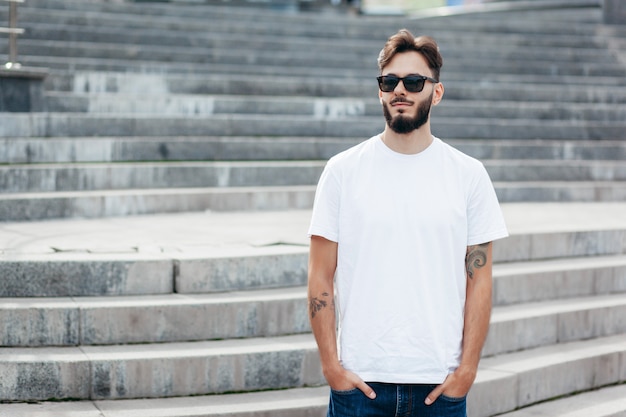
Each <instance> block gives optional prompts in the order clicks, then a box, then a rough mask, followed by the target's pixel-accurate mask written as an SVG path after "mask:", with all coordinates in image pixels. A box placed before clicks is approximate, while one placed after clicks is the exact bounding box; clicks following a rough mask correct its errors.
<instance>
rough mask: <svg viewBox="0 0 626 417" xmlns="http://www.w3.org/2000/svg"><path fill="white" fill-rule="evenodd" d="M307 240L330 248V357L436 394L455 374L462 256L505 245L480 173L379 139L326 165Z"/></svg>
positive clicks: (461, 160)
mask: <svg viewBox="0 0 626 417" xmlns="http://www.w3.org/2000/svg"><path fill="white" fill-rule="evenodd" d="M309 235H317V236H322V237H324V238H326V239H328V240H331V241H334V242H338V260H337V270H336V274H335V288H336V297H337V306H338V308H337V311H338V324H339V336H338V339H339V352H340V359H341V362H342V364H343V366H344V367H345V368H346V369H348V370H350V371H353V372H355V373H356V374H357V375H359V376H360V377H361V378H362V379H363V380H365V381H372V382H374V381H375V382H388V383H415V384H420V383H429V384H439V383H441V382H443V380H444V379H445V378H446V376H447V375H448V374H449V373H451V372H453V371H454V370H455V369H456V368H457V367H458V365H459V361H460V355H461V340H462V334H463V312H464V305H465V287H466V277H465V254H466V250H467V246H470V245H476V244H480V243H486V242H490V241H493V240H495V239H499V238H503V237H506V236H507V235H508V234H507V230H506V226H505V223H504V219H503V217H502V212H501V210H500V206H499V204H498V200H497V197H496V194H495V191H494V189H493V186H492V184H491V180H490V179H489V176H488V174H487V171H486V170H485V168H484V166H483V165H482V163H480V162H479V161H477V160H476V159H474V158H471V157H469V156H467V155H465V154H463V153H461V152H459V151H458V150H456V149H454V148H452V147H451V146H449V145H447V144H445V143H444V142H442V141H441V140H439V139H438V138H434V139H433V142H432V144H431V145H430V146H429V147H428V148H427V149H425V150H424V151H423V152H420V153H418V154H414V155H405V154H400V153H397V152H394V151H392V150H391V149H389V148H388V147H387V146H386V145H385V144H384V143H383V141H382V139H381V137H380V135H377V136H374V137H372V138H370V139H369V140H367V141H365V142H362V143H361V144H359V145H357V146H355V147H353V148H351V149H348V150H347V151H344V152H342V153H340V154H338V155H336V156H334V157H333V158H331V159H330V160H329V161H328V164H327V165H326V168H325V169H324V172H323V173H322V175H321V178H320V181H319V184H318V188H317V193H316V196H315V203H314V207H313V216H312V220H311V225H310V228H309Z"/></svg>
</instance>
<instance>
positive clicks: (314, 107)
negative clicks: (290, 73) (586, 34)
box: [46, 92, 626, 122]
mask: <svg viewBox="0 0 626 417" xmlns="http://www.w3.org/2000/svg"><path fill="white" fill-rule="evenodd" d="M46 103H47V109H48V110H49V111H52V112H72V113H77V112H84V113H98V114H103V113H106V114H122V113H123V114H151V115H166V116H211V115H214V114H282V115H307V116H314V117H344V116H377V117H380V116H381V114H382V111H381V104H380V101H379V100H378V99H377V98H374V96H372V98H363V99H360V100H355V99H354V98H319V97H296V96H283V97H280V96H273V97H261V96H231V95H228V96H226V95H198V94H184V95H183V94H154V95H146V94H141V95H140V94H125V93H119V94H111V93H98V94H94V93H92V94H76V93H66V92H48V93H47V94H46ZM433 117H435V118H437V117H475V118H485V119H542V120H545V119H561V120H581V119H584V120H596V121H608V122H611V121H613V122H615V121H620V120H624V119H626V106H624V107H617V106H615V105H614V104H609V103H584V102H572V103H564V102H548V101H546V102H526V103H524V102H516V101H493V102H486V101H478V100H455V99H450V100H444V101H443V102H442V103H441V105H439V106H437V107H435V108H433Z"/></svg>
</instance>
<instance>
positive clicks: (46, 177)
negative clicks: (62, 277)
mask: <svg viewBox="0 0 626 417" xmlns="http://www.w3.org/2000/svg"><path fill="white" fill-rule="evenodd" d="M325 164H326V161H229V162H219V161H218V162H201V161H195V162H191V161H189V162H187V161H186V162H134V163H127V162H119V163H91V164H85V163H75V164H26V165H21V164H14V165H5V166H0V190H1V192H0V196H1V195H2V194H14V193H31V192H32V193H51V192H57V191H59V192H71V191H104V190H124V189H140V190H146V189H152V188H156V189H162V188H201V187H206V188H209V187H214V188H234V187H248V188H250V187H265V186H269V187H284V186H298V185H316V184H317V181H318V179H319V177H320V174H321V173H322V170H323V168H324V166H325ZM483 164H484V165H485V167H486V169H487V171H488V173H489V175H490V177H491V179H492V181H494V182H518V181H519V182H533V181H535V182H542V181H546V182H550V181H562V182H591V181H604V182H607V181H616V182H626V164H624V163H623V162H622V161H598V160H592V161H585V160H576V161H557V160H554V161H551V160H547V159H542V160H485V161H483Z"/></svg>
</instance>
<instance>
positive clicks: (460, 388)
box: [424, 367, 476, 405]
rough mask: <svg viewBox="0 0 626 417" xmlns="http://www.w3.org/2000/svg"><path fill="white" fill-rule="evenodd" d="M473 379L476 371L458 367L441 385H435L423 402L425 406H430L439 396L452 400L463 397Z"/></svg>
mask: <svg viewBox="0 0 626 417" xmlns="http://www.w3.org/2000/svg"><path fill="white" fill-rule="evenodd" d="M475 378H476V370H473V371H472V370H469V369H466V368H463V367H459V368H458V369H457V370H456V371H454V372H453V373H451V374H450V375H448V376H447V377H446V379H445V381H443V383H442V384H440V385H437V387H436V388H435V389H434V390H432V391H431V392H430V394H428V396H427V397H426V400H425V401H424V402H425V403H426V405H431V404H432V403H434V402H435V400H437V398H439V396H440V395H441V394H445V395H446V396H447V397H453V398H460V397H465V396H466V395H467V393H468V392H469V390H470V388H471V387H472V384H473V383H474V379H475Z"/></svg>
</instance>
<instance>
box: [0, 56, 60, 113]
mask: <svg viewBox="0 0 626 417" xmlns="http://www.w3.org/2000/svg"><path fill="white" fill-rule="evenodd" d="M47 75H48V70H47V69H42V68H29V67H21V68H16V69H6V68H3V67H0V112H40V111H44V110H45V109H46V103H45V99H44V94H43V83H44V79H45V78H46V76H47Z"/></svg>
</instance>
